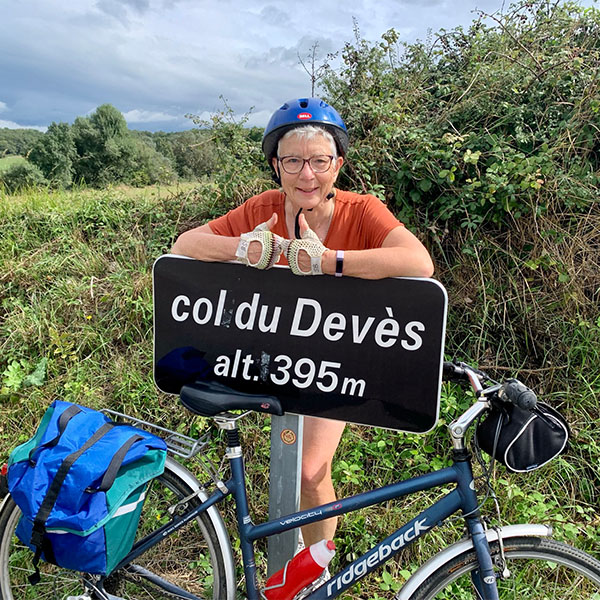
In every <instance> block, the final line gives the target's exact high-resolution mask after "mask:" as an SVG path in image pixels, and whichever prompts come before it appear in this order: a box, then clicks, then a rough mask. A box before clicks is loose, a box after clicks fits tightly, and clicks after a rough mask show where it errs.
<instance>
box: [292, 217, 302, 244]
mask: <svg viewBox="0 0 600 600" xmlns="http://www.w3.org/2000/svg"><path fill="white" fill-rule="evenodd" d="M301 212H302V209H300V210H299V211H298V212H297V213H296V220H295V223H294V237H295V238H296V239H297V240H299V239H300V237H301V236H300V213H301Z"/></svg>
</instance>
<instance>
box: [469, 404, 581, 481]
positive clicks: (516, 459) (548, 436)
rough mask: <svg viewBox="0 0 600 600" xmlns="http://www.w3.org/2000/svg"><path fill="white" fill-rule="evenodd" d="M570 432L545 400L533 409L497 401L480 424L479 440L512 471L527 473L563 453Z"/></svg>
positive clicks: (490, 453)
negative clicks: (499, 403)
mask: <svg viewBox="0 0 600 600" xmlns="http://www.w3.org/2000/svg"><path fill="white" fill-rule="evenodd" d="M569 433H570V432H569V425H568V424H567V422H566V421H565V419H564V418H563V417H562V415H561V414H560V413H559V412H558V411H556V410H555V409H554V408H552V407H551V406H548V405H547V404H544V403H543V402H538V403H537V405H536V407H535V408H534V409H533V410H523V409H522V408H519V407H518V406H515V405H514V404H509V403H503V404H501V405H494V406H493V408H492V410H491V411H490V412H489V414H488V416H487V417H486V418H485V419H484V420H483V421H482V422H481V423H480V424H479V425H478V426H477V431H476V442H477V444H478V445H479V447H480V448H481V449H482V450H483V451H484V452H486V453H487V454H489V455H490V456H493V457H494V458H495V459H496V460H498V461H500V462H501V463H502V464H503V465H504V466H506V468H507V469H508V470H509V471H512V472H513V473H526V472H528V471H533V470H535V469H539V468H540V467H543V466H544V465H545V464H547V463H548V462H550V461H551V460H552V459H554V458H556V457H557V456H559V455H560V454H562V453H563V452H564V451H565V450H566V449H567V443H568V441H569Z"/></svg>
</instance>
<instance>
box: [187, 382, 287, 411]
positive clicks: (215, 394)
mask: <svg viewBox="0 0 600 600" xmlns="http://www.w3.org/2000/svg"><path fill="white" fill-rule="evenodd" d="M179 398H180V400H181V403H182V404H183V405H184V406H185V407H186V408H187V409H188V410H191V411H192V412H193V413H195V414H197V415H201V416H203V417H214V416H215V415H218V414H219V413H222V412H226V411H228V410H256V411H258V412H263V413H269V414H272V415H279V416H281V415H283V408H282V407H281V402H280V401H279V400H278V399H277V398H275V396H261V395H258V394H245V393H244V392H238V391H237V390H233V389H231V388H230V387H227V386H226V385H223V384H222V383H218V382H217V381H196V382H195V383H192V384H189V385H184V386H183V387H182V388H181V391H180V392H179Z"/></svg>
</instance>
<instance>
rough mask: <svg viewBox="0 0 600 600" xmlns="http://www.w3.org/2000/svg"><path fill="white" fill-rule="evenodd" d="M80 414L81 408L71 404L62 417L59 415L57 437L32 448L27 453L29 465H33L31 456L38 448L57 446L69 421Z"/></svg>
mask: <svg viewBox="0 0 600 600" xmlns="http://www.w3.org/2000/svg"><path fill="white" fill-rule="evenodd" d="M80 412H81V408H79V406H77V405H76V404H73V405H71V406H69V408H67V410H65V411H64V412H63V414H62V415H60V417H59V419H58V435H57V436H56V437H54V438H53V439H51V440H49V441H48V442H45V443H44V444H40V445H39V446H35V448H33V449H32V450H31V452H30V453H29V463H30V464H31V465H32V466H34V465H35V461H34V460H33V455H34V454H35V453H36V452H37V451H38V450H39V449H40V448H53V447H54V446H56V444H58V440H60V436H61V435H62V434H63V433H64V432H65V429H66V428H67V425H68V423H69V421H70V420H71V419H72V418H73V417H74V416H75V415H78V414H79V413H80Z"/></svg>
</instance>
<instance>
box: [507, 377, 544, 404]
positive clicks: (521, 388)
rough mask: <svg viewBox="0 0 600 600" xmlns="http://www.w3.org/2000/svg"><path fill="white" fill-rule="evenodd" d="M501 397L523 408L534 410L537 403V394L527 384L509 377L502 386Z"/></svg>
mask: <svg viewBox="0 0 600 600" xmlns="http://www.w3.org/2000/svg"><path fill="white" fill-rule="evenodd" d="M502 392H503V393H501V394H499V395H500V398H501V399H502V400H504V399H505V397H506V400H508V401H509V402H512V403H513V404H515V405H516V406H518V407H519V408H522V409H523V410H533V409H534V408H535V405H536V404H537V396H536V395H535V393H534V392H532V391H531V390H530V389H529V388H528V387H527V386H526V385H524V384H522V383H521V382H520V381H519V380H517V379H508V380H507V381H506V383H505V384H504V386H503V388H502Z"/></svg>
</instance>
